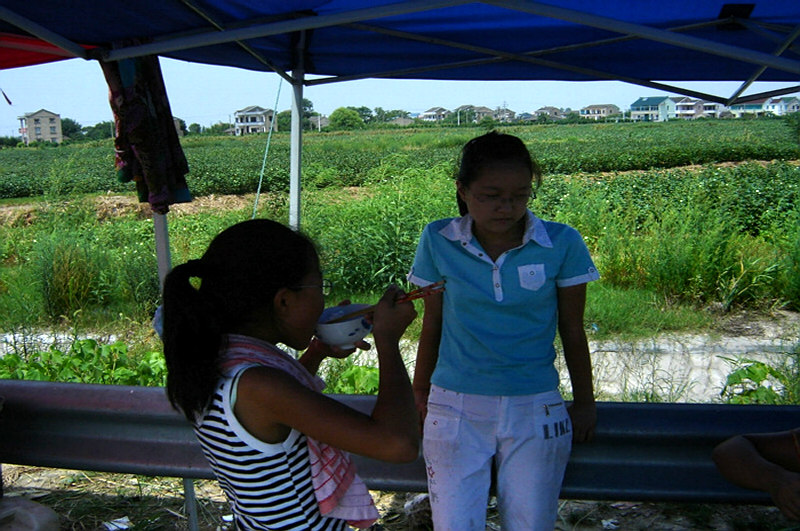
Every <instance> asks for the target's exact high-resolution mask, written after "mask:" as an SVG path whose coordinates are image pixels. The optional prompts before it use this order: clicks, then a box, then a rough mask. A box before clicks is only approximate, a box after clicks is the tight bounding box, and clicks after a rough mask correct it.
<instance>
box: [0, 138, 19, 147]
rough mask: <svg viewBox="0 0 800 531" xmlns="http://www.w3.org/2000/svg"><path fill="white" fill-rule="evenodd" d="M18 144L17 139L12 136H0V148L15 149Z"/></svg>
mask: <svg viewBox="0 0 800 531" xmlns="http://www.w3.org/2000/svg"><path fill="white" fill-rule="evenodd" d="M19 143H20V139H19V137H14V136H0V148H3V147H16V146H17V144H19Z"/></svg>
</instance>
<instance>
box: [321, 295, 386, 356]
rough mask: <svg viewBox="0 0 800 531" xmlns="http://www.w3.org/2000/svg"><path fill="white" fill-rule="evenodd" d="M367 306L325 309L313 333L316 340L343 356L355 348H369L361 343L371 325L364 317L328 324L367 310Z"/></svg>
mask: <svg viewBox="0 0 800 531" xmlns="http://www.w3.org/2000/svg"><path fill="white" fill-rule="evenodd" d="M369 306H370V305H369V304H346V303H345V304H340V305H338V306H332V307H330V308H326V309H325V310H324V311H323V312H322V314H321V315H320V317H319V320H318V322H317V327H316V329H315V331H314V333H315V335H316V336H317V338H318V339H319V340H320V341H322V342H323V343H325V344H326V345H328V346H330V347H334V352H335V351H336V349H339V350H340V351H347V352H342V353H343V354H349V353H350V352H352V351H353V349H355V348H356V347H359V348H369V343H367V342H366V341H363V339H364V338H365V337H366V335H367V334H369V333H370V331H372V323H371V322H370V320H369V319H368V318H367V317H366V316H364V315H361V316H358V317H354V318H353V319H350V320H347V321H342V322H338V323H330V322H329V321H332V320H334V319H337V318H339V317H341V316H343V315H347V314H349V313H352V312H355V311H358V310H362V309H364V308H369Z"/></svg>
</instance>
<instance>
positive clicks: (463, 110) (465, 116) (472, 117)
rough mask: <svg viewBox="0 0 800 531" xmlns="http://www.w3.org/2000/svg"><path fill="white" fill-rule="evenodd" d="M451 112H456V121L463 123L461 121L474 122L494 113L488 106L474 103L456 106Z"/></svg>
mask: <svg viewBox="0 0 800 531" xmlns="http://www.w3.org/2000/svg"><path fill="white" fill-rule="evenodd" d="M453 113H455V114H456V123H458V124H463V123H472V124H476V123H478V122H480V121H481V120H483V119H484V118H486V117H487V116H488V117H489V118H491V117H492V115H493V114H494V113H493V111H492V110H491V109H490V108H489V107H482V106H478V107H476V106H475V105H462V106H460V107H457V108H456V109H455V110H454V111H453Z"/></svg>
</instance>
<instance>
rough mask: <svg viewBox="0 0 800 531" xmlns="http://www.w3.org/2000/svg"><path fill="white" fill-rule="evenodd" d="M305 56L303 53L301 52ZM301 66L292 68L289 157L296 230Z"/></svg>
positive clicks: (292, 217)
mask: <svg viewBox="0 0 800 531" xmlns="http://www.w3.org/2000/svg"><path fill="white" fill-rule="evenodd" d="M300 41H301V42H300V46H299V48H300V50H302V49H303V41H304V38H301V39H300ZM299 56H300V57H302V56H303V54H302V53H300V54H299ZM300 61H301V64H300V68H298V69H295V70H292V78H293V81H292V132H291V145H290V151H289V157H290V158H291V161H290V165H289V226H290V227H291V228H293V229H294V230H299V229H300V173H301V171H300V168H301V155H302V153H301V151H302V149H301V148H302V141H303V80H304V79H305V72H304V70H303V65H302V59H301V60H300Z"/></svg>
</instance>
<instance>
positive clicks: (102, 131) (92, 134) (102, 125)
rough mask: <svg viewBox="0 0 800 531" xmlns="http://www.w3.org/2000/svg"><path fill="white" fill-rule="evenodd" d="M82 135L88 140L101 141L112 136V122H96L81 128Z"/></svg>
mask: <svg viewBox="0 0 800 531" xmlns="http://www.w3.org/2000/svg"><path fill="white" fill-rule="evenodd" d="M83 134H84V136H85V137H86V138H88V139H90V140H102V139H104V138H112V137H113V136H114V122H112V121H105V122H98V123H96V124H94V125H89V126H86V127H84V128H83Z"/></svg>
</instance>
